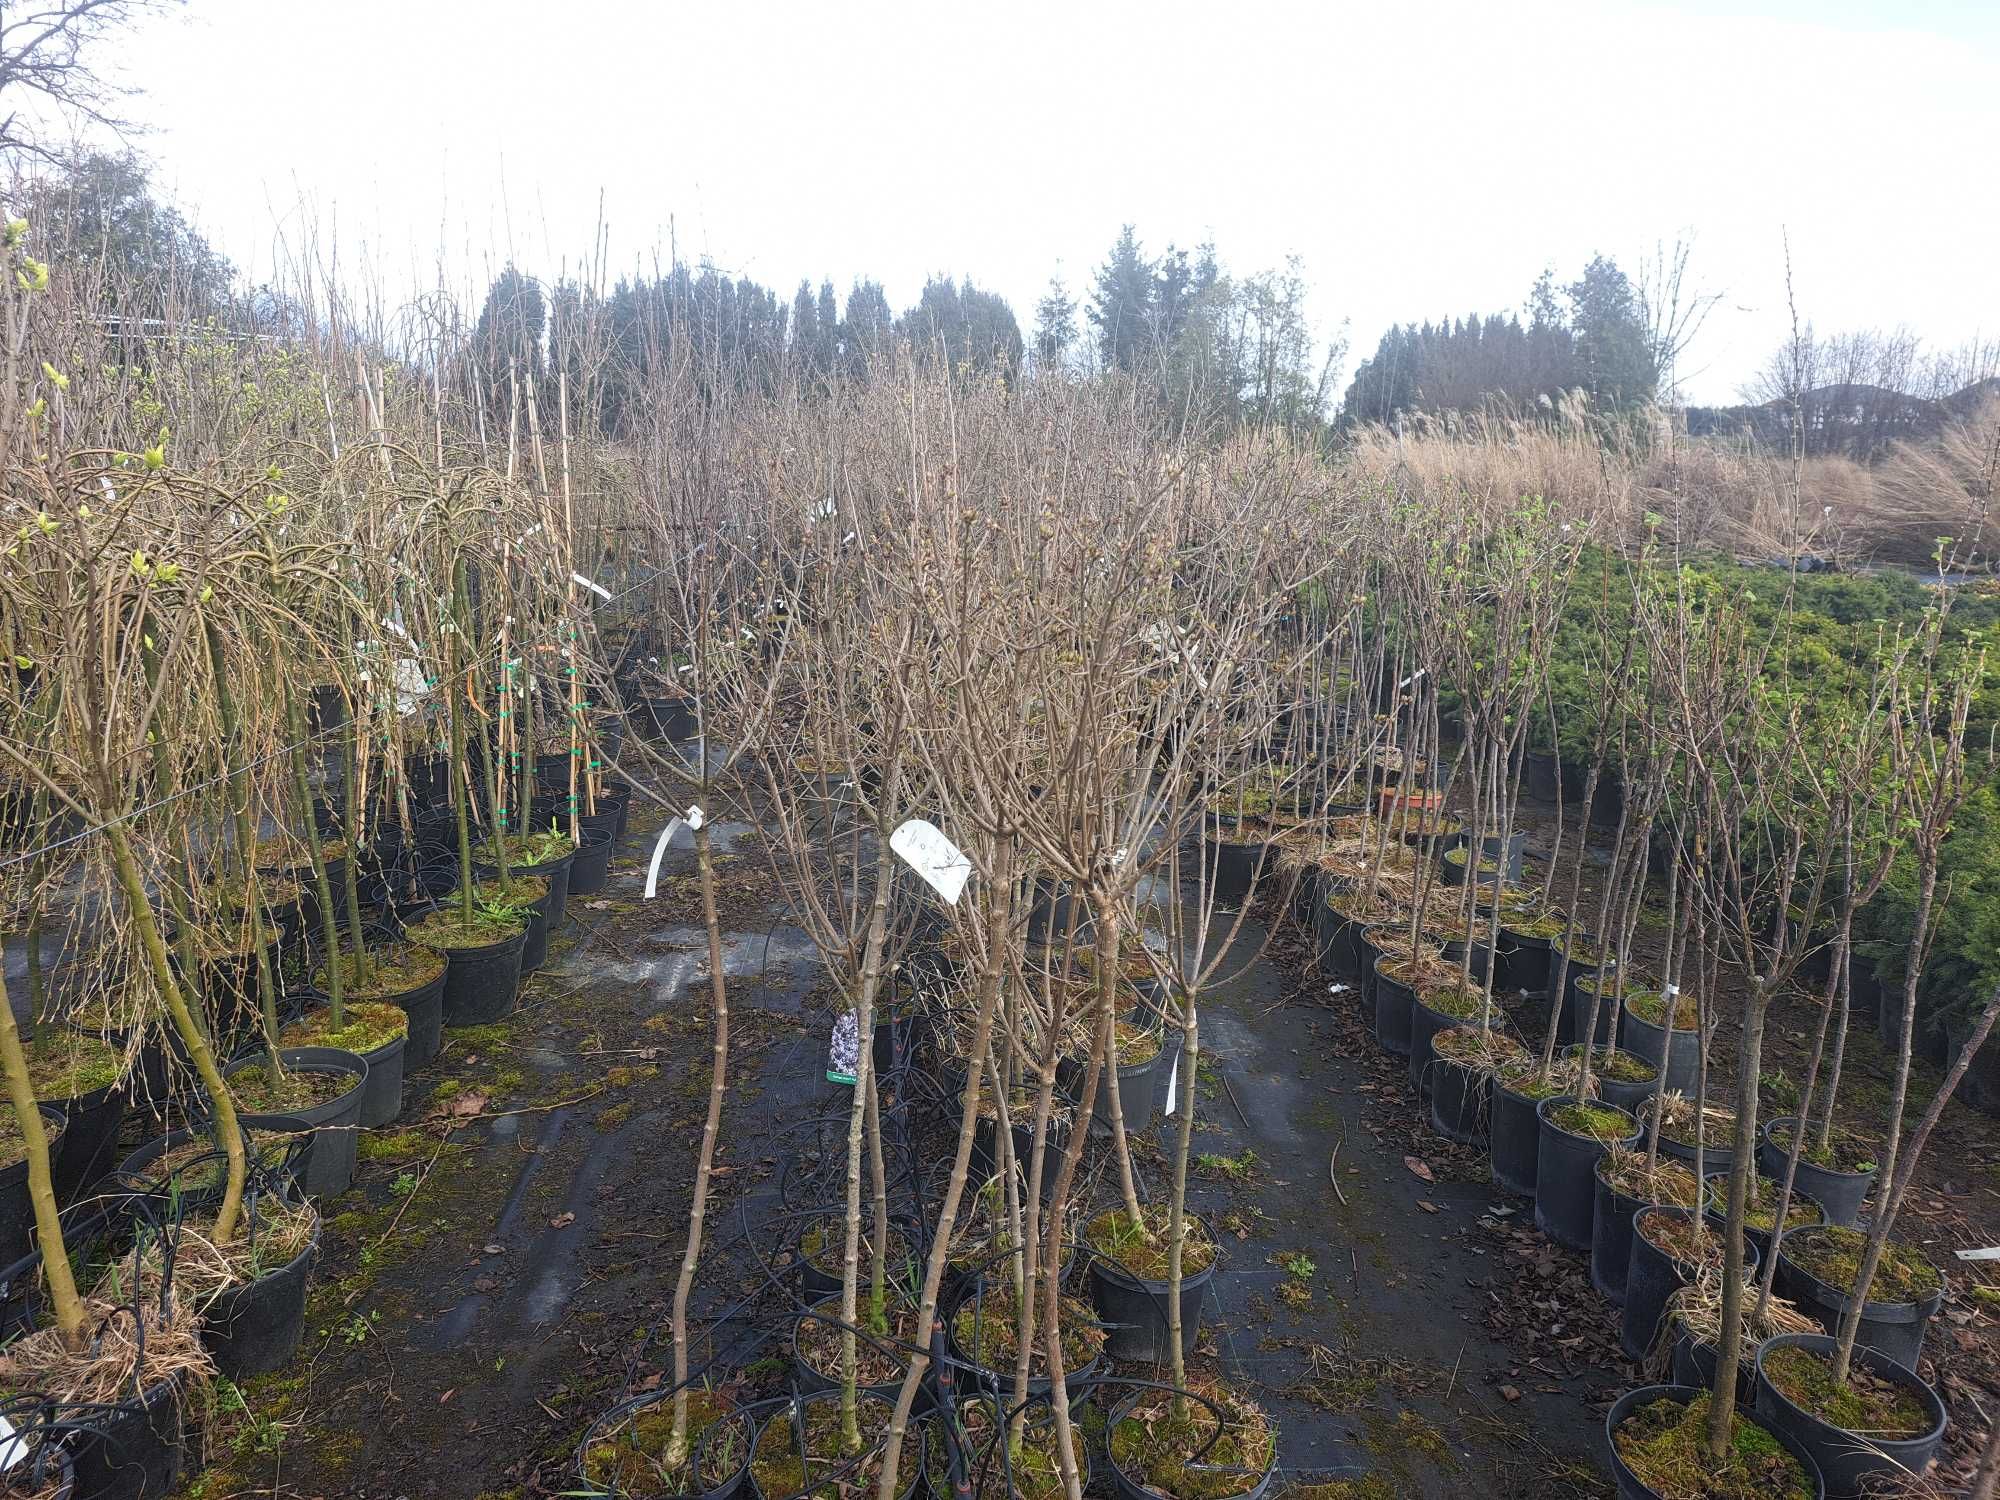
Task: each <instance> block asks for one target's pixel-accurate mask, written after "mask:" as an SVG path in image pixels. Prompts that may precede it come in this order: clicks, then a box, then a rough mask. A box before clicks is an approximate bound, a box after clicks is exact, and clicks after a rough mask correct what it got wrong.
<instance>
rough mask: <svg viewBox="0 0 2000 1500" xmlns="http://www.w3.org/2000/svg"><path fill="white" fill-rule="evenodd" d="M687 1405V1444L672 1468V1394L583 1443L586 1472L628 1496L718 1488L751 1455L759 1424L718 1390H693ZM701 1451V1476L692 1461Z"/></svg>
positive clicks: (651, 1497)
mask: <svg viewBox="0 0 2000 1500" xmlns="http://www.w3.org/2000/svg"><path fill="white" fill-rule="evenodd" d="M687 1407H688V1412H687V1415H688V1420H687V1431H686V1433H685V1439H686V1447H685V1449H684V1451H683V1453H682V1457H681V1461H680V1463H678V1464H677V1465H675V1466H674V1467H672V1468H669V1467H668V1466H667V1463H666V1454H667V1447H668V1445H669V1444H670V1443H671V1442H672V1441H673V1435H674V1402H673V1398H672V1397H671V1396H669V1397H667V1398H665V1399H664V1400H661V1401H659V1402H656V1403H655V1404H654V1405H652V1406H648V1407H644V1408H642V1409H641V1410H639V1411H637V1412H634V1413H633V1414H632V1415H631V1416H630V1417H629V1418H627V1419H626V1420H625V1421H624V1422H623V1423H621V1424H620V1425H619V1427H618V1430H617V1431H616V1432H614V1433H611V1434H608V1435H607V1436H605V1437H602V1438H600V1439H598V1440H597V1441H596V1442H594V1443H592V1444H591V1445H590V1446H589V1447H588V1448H586V1449H584V1452H583V1477H584V1478H586V1479H588V1480H589V1481H590V1482H591V1483H592V1484H596V1485H602V1486H604V1487H605V1488H606V1489H612V1490H615V1492H616V1493H617V1494H619V1495H621V1496H627V1497H629V1500H669V1497H674V1496H681V1495H699V1494H702V1493H704V1492H706V1491H708V1490H713V1489H719V1488H720V1487H721V1486H722V1485H723V1484H724V1483H726V1482H727V1481H728V1480H729V1479H731V1478H733V1477H734V1476H735V1474H736V1472H737V1470H738V1469H739V1468H741V1467H742V1464H743V1461H744V1460H745V1459H746V1458H747V1457H748V1456H749V1453H750V1435H751V1432H752V1431H753V1430H754V1426H755V1424H754V1423H752V1422H751V1420H750V1419H749V1418H748V1417H747V1416H746V1415H743V1414H741V1413H738V1412H736V1411H735V1408H734V1406H733V1404H732V1403H731V1402H729V1401H728V1400H727V1399H726V1398H724V1397H722V1396H719V1395H717V1394H716V1393H715V1392H714V1391H704V1390H691V1391H689V1392H688V1398H687ZM718 1424H721V1425H720V1426H719V1430H717V1431H716V1433H715V1434H714V1436H713V1437H710V1436H709V1429H710V1428H711V1427H717V1426H718ZM697 1453H699V1454H700V1455H701V1474H700V1476H699V1478H698V1479H697V1478H696V1476H695V1474H694V1471H693V1466H692V1465H691V1464H690V1463H689V1462H688V1460H689V1458H691V1457H692V1456H693V1455H695V1454H697ZM690 1480H694V1481H695V1482H694V1483H693V1484H690V1483H689V1481H690Z"/></svg>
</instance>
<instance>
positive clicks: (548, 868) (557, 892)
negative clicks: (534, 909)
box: [473, 849, 578, 932]
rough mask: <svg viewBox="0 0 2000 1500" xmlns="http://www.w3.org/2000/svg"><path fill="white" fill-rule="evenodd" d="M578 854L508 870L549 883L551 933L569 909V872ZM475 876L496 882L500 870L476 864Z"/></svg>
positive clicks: (571, 853)
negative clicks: (539, 877)
mask: <svg viewBox="0 0 2000 1500" xmlns="http://www.w3.org/2000/svg"><path fill="white" fill-rule="evenodd" d="M577 853H578V851H577V850H576V849H571V850H570V851H569V852H568V853H567V854H564V855H562V856H561V857H560V858H558V859H547V860H543V861H542V862H541V863H540V864H538V865H513V866H511V867H509V869H508V872H507V873H508V874H509V875H539V876H541V877H542V878H543V879H545V880H547V881H548V883H549V897H548V905H547V907H546V908H545V909H544V910H545V914H546V915H547V917H548V922H549V931H550V932H554V931H555V930H556V929H557V928H558V927H560V926H562V919H563V912H564V911H565V910H567V909H568V903H569V872H570V867H571V866H572V865H574V864H575V863H576V856H577ZM473 874H475V875H476V876H478V877H479V878H480V879H481V880H494V879H497V878H498V877H499V874H500V870H499V867H498V866H496V865H485V864H474V866H473Z"/></svg>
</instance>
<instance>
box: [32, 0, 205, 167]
mask: <svg viewBox="0 0 2000 1500" xmlns="http://www.w3.org/2000/svg"><path fill="white" fill-rule="evenodd" d="M179 4H180V0H49V3H46V4H41V5H33V4H30V5H9V4H4V3H0V111H4V113H0V158H9V159H13V160H19V159H21V158H23V157H31V158H36V159H39V160H41V161H45V162H49V163H51V164H54V163H58V162H60V161H61V160H62V156H61V154H60V153H59V152H58V151H57V150H56V149H55V148H54V147H53V146H51V145H49V144H48V142H47V141H46V140H45V139H44V137H43V134H42V132H43V129H44V128H45V126H46V125H47V124H48V121H47V119H46V118H45V117H46V116H47V115H50V114H53V115H55V116H57V117H58V118H60V119H61V120H62V121H63V122H64V123H65V124H67V125H68V126H70V127H71V128H72V129H91V128H94V129H97V130H102V131H109V132H110V133H111V134H113V135H115V136H119V137H121V138H122V137H125V136H130V135H133V134H135V133H137V131H138V129H139V127H138V126H137V125H136V124H135V123H134V122H133V121H132V120H131V119H130V118H129V117H128V116H127V115H125V113H124V106H125V103H126V101H127V100H129V99H130V98H131V97H132V96H133V94H135V93H136V92H137V90H136V89H134V88H133V87H131V86H130V85H128V84H124V83H121V82H119V81H118V80H117V79H115V78H113V77H111V76H109V75H107V74H106V73H105V72H104V71H103V69H102V67H101V66H100V63H99V59H100V58H101V57H102V56H103V52H104V44H105V43H106V42H107V41H108V40H109V39H110V38H111V37H112V36H114V35H115V34H116V33H118V32H121V31H125V30H128V29H129V28H131V27H132V26H134V25H136V24H138V23H139V22H140V21H143V20H145V19H147V18H148V17H151V16H156V15H161V14H164V13H165V12H166V11H168V10H172V9H174V8H176V7H177V6H178V5H179Z"/></svg>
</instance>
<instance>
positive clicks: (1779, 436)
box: [1687, 377, 2000, 462]
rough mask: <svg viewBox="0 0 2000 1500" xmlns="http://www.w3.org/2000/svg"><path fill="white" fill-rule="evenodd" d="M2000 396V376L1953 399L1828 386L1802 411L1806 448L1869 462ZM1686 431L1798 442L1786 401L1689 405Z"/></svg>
mask: <svg viewBox="0 0 2000 1500" xmlns="http://www.w3.org/2000/svg"><path fill="white" fill-rule="evenodd" d="M1996 398H2000V377H1994V378H1991V379H1986V380H1979V381H1975V382H1973V383H1972V384H1971V385H1968V386H1966V387H1964V388H1963V389H1962V390H1957V391H1954V392H1952V393H1951V394H1950V395H1949V396H1944V397H1940V398H1935V399H1934V398H1930V397H1924V396H1912V395H1910V394H1909V393H1908V392H1905V391H1894V390H1890V389H1888V388H1887V387H1884V386H1879V385H1861V384H1854V385H1825V386H1818V387H1815V388H1814V389H1812V390H1810V391H1807V392H1806V394H1805V396H1804V397H1803V399H1802V400H1801V402H1800V405H1801V406H1802V407H1803V408H1804V416H1805V426H1806V451H1807V452H1808V453H1812V454H1834V453H1837V454H1842V455H1845V456H1846V457H1849V458H1854V459H1859V460H1862V461H1864V462H1865V461H1866V460H1868V459H1872V458H1876V457H1878V456H1880V454H1881V453H1882V452H1883V451H1884V450H1885V449H1887V448H1888V447H1889V446H1890V445H1891V444H1892V443H1897V442H1918V441H1921V440H1923V439H1925V438H1931V437H1935V436H1937V434H1938V432H1939V431H1940V430H1942V429H1943V428H1944V426H1945V425H1946V424H1947V423H1949V422H1953V421H1958V420H1961V419H1963V418H1966V417H1969V416H1971V415H1972V413H1973V412H1975V411H1977V410H1978V409H1979V407H1980V406H1981V405H1983V404H1984V403H1985V402H1987V401H1990V400H1994V399H1996ZM1687 428H1688V432H1689V434H1690V435H1691V436H1694V437H1717V438H1736V439H1748V440H1749V441H1751V442H1753V443H1756V444H1758V445H1759V446H1761V447H1766V448H1774V449H1782V448H1787V447H1789V446H1790V444H1791V441H1792V408H1791V403H1789V402H1787V401H1784V400H1775V401H1766V402H1764V403H1763V404H1761V405H1757V406H1690V407H1688V408H1687Z"/></svg>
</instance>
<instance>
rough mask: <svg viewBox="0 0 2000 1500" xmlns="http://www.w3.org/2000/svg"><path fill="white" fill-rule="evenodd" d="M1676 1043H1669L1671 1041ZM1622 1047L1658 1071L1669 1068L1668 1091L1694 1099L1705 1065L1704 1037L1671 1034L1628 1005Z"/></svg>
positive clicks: (1621, 1040)
mask: <svg viewBox="0 0 2000 1500" xmlns="http://www.w3.org/2000/svg"><path fill="white" fill-rule="evenodd" d="M1669 1037H1671V1038H1672V1040H1671V1041H1669V1040H1668V1038H1669ZM1618 1044H1619V1046H1621V1047H1623V1048H1624V1049H1625V1050H1626V1051H1627V1052H1630V1053H1631V1054H1632V1055H1633V1056H1634V1057H1643V1058H1645V1059H1646V1061H1647V1062H1649V1063H1651V1064H1652V1065H1653V1066H1654V1067H1656V1068H1657V1067H1661V1066H1663V1065H1664V1066H1665V1068H1666V1070H1667V1087H1668V1088H1669V1089H1672V1090H1674V1091H1675V1092H1677V1093H1682V1094H1686V1095H1688V1096H1689V1097H1690V1098H1692V1097H1693V1096H1694V1090H1695V1078H1696V1076H1697V1074H1698V1073H1699V1071H1700V1064H1701V1035H1700V1033H1699V1032H1696V1031H1692V1030H1690V1031H1681V1030H1678V1029H1676V1030H1673V1031H1669V1030H1668V1029H1667V1028H1666V1027H1664V1026H1655V1025H1654V1024H1653V1023H1652V1022H1651V1021H1648V1020H1647V1019H1646V1018H1645V1017H1644V1016H1636V1015H1634V1014H1633V1013H1632V1002H1631V1000H1630V999H1627V1000H1626V1002H1625V1020H1624V1025H1623V1029H1622V1030H1621V1031H1620V1032H1619V1040H1618Z"/></svg>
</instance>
